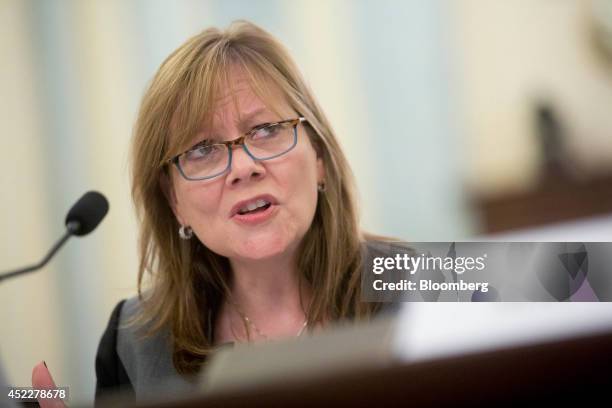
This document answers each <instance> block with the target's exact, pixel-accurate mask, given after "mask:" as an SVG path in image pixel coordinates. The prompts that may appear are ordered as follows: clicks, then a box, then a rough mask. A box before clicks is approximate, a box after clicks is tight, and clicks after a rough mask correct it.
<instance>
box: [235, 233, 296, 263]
mask: <svg viewBox="0 0 612 408" xmlns="http://www.w3.org/2000/svg"><path fill="white" fill-rule="evenodd" d="M288 248H289V240H287V239H283V238H281V237H278V236H276V237H257V238H248V239H246V240H242V241H241V242H240V243H239V244H238V248H236V249H235V252H236V255H237V256H238V257H240V258H243V259H253V260H262V259H268V258H273V257H275V256H278V255H282V254H283V253H285V252H286V251H287V249H288Z"/></svg>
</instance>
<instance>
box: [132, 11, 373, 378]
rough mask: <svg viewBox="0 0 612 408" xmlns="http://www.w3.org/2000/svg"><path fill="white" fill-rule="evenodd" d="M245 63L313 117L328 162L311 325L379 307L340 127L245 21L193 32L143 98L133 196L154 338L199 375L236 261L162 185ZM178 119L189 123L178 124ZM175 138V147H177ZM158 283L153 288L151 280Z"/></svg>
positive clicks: (304, 246) (309, 269) (272, 43)
mask: <svg viewBox="0 0 612 408" xmlns="http://www.w3.org/2000/svg"><path fill="white" fill-rule="evenodd" d="M233 67H239V68H240V69H242V70H243V71H244V72H245V73H247V76H248V78H249V80H250V82H251V85H252V86H253V88H254V90H255V92H256V93H257V94H258V95H260V96H262V99H264V100H266V98H267V100H268V101H269V99H270V96H271V90H270V84H274V86H273V88H277V90H280V92H281V94H282V96H283V98H284V99H285V100H286V102H287V103H288V104H289V105H290V106H291V107H292V108H293V109H294V110H295V111H296V112H297V113H298V114H299V115H300V116H303V117H305V118H306V119H307V121H308V122H307V127H306V128H307V131H308V136H309V137H310V140H311V142H312V143H313V146H314V147H315V150H316V151H317V152H318V154H319V156H320V157H322V159H323V165H324V169H325V186H326V189H325V192H324V193H322V194H319V199H318V202H317V208H316V213H315V216H314V219H313V221H312V225H311V226H310V228H309V230H308V231H307V233H306V236H305V237H304V239H303V241H302V243H301V245H300V247H299V250H298V254H297V265H298V270H299V272H300V274H301V275H300V276H301V279H304V280H305V281H306V282H307V283H308V284H309V285H310V287H311V289H312V300H311V304H310V305H309V308H308V320H309V322H308V323H309V324H317V323H321V322H325V321H329V320H338V319H347V318H350V319H364V318H368V317H369V316H370V315H371V313H372V312H374V311H375V310H376V309H377V306H378V305H376V304H370V303H362V302H360V293H361V292H360V290H361V289H360V284H361V280H360V272H361V256H362V254H361V251H362V248H361V244H362V242H363V239H364V237H363V236H362V234H361V232H360V229H359V222H358V213H357V207H356V201H355V193H354V183H353V176H352V173H351V170H350V168H349V165H348V163H347V161H346V158H345V156H344V154H343V153H342V150H341V148H340V145H339V144H338V141H337V139H336V137H335V136H334V132H333V130H332V128H331V126H330V124H329V122H328V120H327V118H326V117H325V115H324V114H323V111H322V110H321V108H320V107H319V105H318V104H317V102H316V100H315V98H314V96H313V94H312V92H311V91H310V90H309V88H308V87H307V85H306V83H305V81H304V79H303V78H302V76H301V74H300V73H299V70H298V68H297V66H296V65H295V63H294V62H293V61H292V60H291V58H290V56H289V54H288V52H287V51H286V50H285V48H284V47H283V46H282V45H281V44H280V43H279V42H278V41H277V40H276V39H275V38H274V37H272V36H271V35H270V34H269V33H267V32H266V31H264V30H263V29H261V28H259V27H258V26H256V25H254V24H252V23H249V22H246V21H236V22H233V23H232V24H231V25H230V26H229V27H228V28H227V29H226V30H225V31H221V30H219V29H217V28H209V29H207V30H205V31H203V32H202V33H200V34H198V35H196V36H194V37H192V38H191V39H189V40H188V41H187V42H186V43H185V44H183V45H182V46H181V47H180V48H178V49H177V50H176V51H175V52H173V53H172V54H171V55H170V56H169V57H168V58H167V59H166V60H165V61H164V62H163V64H162V65H161V67H160V68H159V70H158V72H157V73H156V75H155V77H154V78H153V80H152V82H151V84H150V86H149V87H148V90H147V91H146V93H145V95H144V98H143V100H142V105H141V108H140V112H139V115H138V119H137V122H136V125H135V130H134V137H133V145H132V196H133V199H134V204H135V206H136V211H137V214H138V216H139V220H140V241H139V252H140V253H139V255H140V266H139V272H138V293H139V296H140V299H141V305H142V307H141V309H140V314H139V315H138V316H137V319H136V321H138V322H140V323H146V327H147V335H150V334H153V333H156V332H158V331H159V330H161V329H163V328H167V329H169V331H170V334H171V341H172V345H173V363H174V366H175V368H176V369H177V371H178V372H179V373H181V374H193V373H196V372H197V371H198V370H199V369H200V367H201V365H202V363H203V362H204V361H205V358H206V356H207V355H208V354H209V353H210V352H211V350H212V347H213V344H212V342H213V339H211V338H208V337H207V333H209V332H210V325H211V324H214V323H213V322H211V321H209V319H208V318H207V315H208V312H209V311H210V312H213V313H214V312H215V311H216V310H218V308H219V306H220V304H221V302H222V300H223V298H224V296H225V295H226V288H227V287H228V284H227V280H228V277H229V269H230V267H229V262H228V260H227V258H225V257H222V256H220V255H217V254H215V253H213V252H212V251H210V250H209V249H208V248H206V247H205V246H204V245H203V244H202V243H200V242H199V241H198V240H197V239H192V240H190V241H185V240H181V239H179V236H178V234H177V231H178V228H179V224H178V222H177V220H176V218H175V216H174V214H173V212H172V209H171V207H170V205H169V203H168V201H167V199H166V196H165V195H164V191H163V188H162V186H161V184H162V180H163V178H164V177H167V174H166V171H167V167H166V163H167V160H168V159H169V158H171V157H172V156H174V155H175V154H177V153H179V152H180V151H181V149H184V148H185V146H186V143H188V141H189V140H190V139H191V137H193V135H194V134H195V132H196V130H197V129H198V128H199V127H200V126H201V125H202V123H203V121H206V120H209V119H210V117H211V114H212V112H213V111H214V108H215V106H214V100H215V98H216V96H217V95H218V92H219V90H220V88H221V87H222V86H226V85H227V84H230V81H229V77H228V76H229V73H230V71H231V69H232V68H233ZM177 123H180V124H181V126H180V127H179V126H176V124H177ZM170 141H172V144H171V143H170ZM147 274H148V275H149V277H150V282H148V283H149V285H148V286H147V287H146V289H147V290H146V291H145V290H144V289H143V288H144V287H145V282H144V278H145V276H146V275H147Z"/></svg>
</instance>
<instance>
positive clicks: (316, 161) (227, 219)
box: [171, 73, 324, 261]
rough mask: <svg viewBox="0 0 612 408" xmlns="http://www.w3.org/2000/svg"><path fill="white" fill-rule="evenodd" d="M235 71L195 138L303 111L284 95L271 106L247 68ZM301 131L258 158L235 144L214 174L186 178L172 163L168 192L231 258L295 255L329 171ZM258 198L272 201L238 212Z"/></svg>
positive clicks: (198, 230) (212, 245) (185, 216)
mask: <svg viewBox="0 0 612 408" xmlns="http://www.w3.org/2000/svg"><path fill="white" fill-rule="evenodd" d="M232 76H233V78H231V79H232V82H233V86H232V90H231V91H227V92H225V93H224V94H223V95H222V96H221V97H220V98H219V99H218V100H217V107H216V109H215V112H214V118H213V121H212V124H211V126H210V127H207V128H204V127H203V128H202V129H201V131H200V132H199V133H198V134H197V135H195V136H194V138H193V140H192V142H193V143H192V145H195V144H196V143H198V142H199V141H201V140H204V139H212V140H215V141H226V140H233V139H236V138H237V137H239V136H241V135H243V134H244V133H246V132H248V131H250V130H251V129H253V128H254V127H256V126H258V125H261V124H265V123H271V122H278V121H281V120H286V119H294V118H296V117H298V115H297V113H296V112H294V111H293V110H292V109H291V108H290V107H289V106H288V105H287V104H286V103H281V104H277V105H278V106H275V107H276V109H275V110H276V111H277V112H278V114H277V113H274V111H272V110H271V109H270V108H269V107H268V106H266V104H265V103H264V102H263V101H262V100H261V99H260V98H259V97H258V96H257V95H256V94H255V93H254V92H253V90H252V89H251V86H250V84H249V82H248V81H247V79H246V78H245V77H244V75H242V74H240V73H236V74H233V75H232ZM279 115H280V116H279ZM297 132H298V138H297V144H296V146H295V147H294V148H293V149H292V150H290V151H289V152H287V153H285V154H284V155H282V156H279V157H276V158H273V159H270V160H265V161H255V160H253V159H252V158H251V157H250V156H249V155H247V153H246V152H245V151H244V149H243V148H242V146H240V147H234V150H233V152H232V164H231V169H230V170H229V171H228V172H226V173H224V174H223V175H221V176H218V177H216V178H213V179H209V180H200V181H190V180H186V179H184V178H183V177H182V176H181V175H180V174H179V172H178V170H177V169H176V168H175V167H173V168H172V173H171V174H172V190H173V197H172V198H171V200H172V201H173V203H172V207H173V210H174V213H175V215H176V217H177V219H178V221H179V222H180V223H181V224H182V225H188V226H191V228H192V229H193V231H194V233H195V235H196V236H197V237H198V239H199V240H200V241H201V242H202V243H203V244H204V245H206V246H207V247H208V248H209V249H210V250H212V251H214V252H216V253H217V254H220V255H223V256H226V257H228V258H229V259H230V260H241V261H245V260H256V259H257V260H261V259H270V258H273V257H277V256H286V255H290V256H291V255H292V254H293V253H294V251H295V249H296V248H297V246H298V245H299V243H300V241H301V240H302V238H303V237H304V235H305V234H306V232H307V230H308V228H309V227H310V224H311V223H312V219H313V217H314V214H315V209H316V205H317V198H318V192H317V184H318V183H320V182H322V181H323V177H324V170H323V163H322V159H321V158H318V157H317V153H316V152H315V149H314V148H313V146H312V144H311V142H310V140H309V138H308V136H307V134H306V130H305V129H304V127H303V125H302V124H300V125H298V128H297ZM258 200H264V201H265V202H270V203H271V205H270V207H269V208H267V209H266V210H264V211H261V210H259V211H255V212H251V213H247V214H241V213H242V212H244V210H245V209H247V207H248V206H249V204H251V207H252V205H253V204H257V202H258ZM261 203H262V202H261V201H260V202H259V203H258V204H261Z"/></svg>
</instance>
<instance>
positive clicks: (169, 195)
mask: <svg viewBox="0 0 612 408" xmlns="http://www.w3.org/2000/svg"><path fill="white" fill-rule="evenodd" d="M159 188H160V189H161V191H162V192H163V193H164V196H165V197H166V201H168V205H169V206H170V208H171V209H172V212H173V213H174V216H175V217H176V219H177V221H178V222H179V224H181V225H185V223H184V222H183V219H182V217H181V216H180V213H179V211H178V200H177V199H176V193H175V191H174V186H173V184H172V180H171V176H170V175H169V174H168V173H166V172H162V174H161V176H160V177H159Z"/></svg>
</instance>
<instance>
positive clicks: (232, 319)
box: [96, 21, 379, 396]
mask: <svg viewBox="0 0 612 408" xmlns="http://www.w3.org/2000/svg"><path fill="white" fill-rule="evenodd" d="M132 166H133V167H132V169H133V174H132V182H133V188H132V193H133V198H134V201H135V204H136V208H137V212H138V214H139V217H140V222H141V230H140V270H139V275H138V283H139V296H138V298H133V299H129V300H127V301H125V302H121V303H120V304H119V305H118V306H117V307H116V308H115V310H114V311H113V314H112V316H111V321H110V322H109V326H108V328H107V330H106V332H105V334H104V336H103V338H102V341H101V343H100V347H99V350H98V356H97V358H96V372H97V376H98V384H97V395H99V394H100V393H101V392H103V391H104V390H106V389H110V388H116V387H123V388H125V389H128V390H133V391H134V392H135V393H136V394H137V396H139V395H147V393H148V392H150V391H151V390H152V389H154V388H156V387H157V386H158V383H159V382H160V381H161V379H162V378H163V379H164V381H165V383H168V380H167V379H168V378H172V379H173V380H172V381H171V383H172V386H171V388H173V389H174V390H181V389H183V387H188V384H189V383H190V381H189V379H190V378H192V377H190V376H193V375H194V374H196V373H198V372H199V371H200V369H201V368H202V365H203V364H204V363H205V361H206V358H207V357H208V356H209V355H210V353H211V352H213V351H214V350H215V348H217V347H218V346H220V345H222V344H226V343H233V342H245V341H261V340H266V339H271V338H280V337H291V336H299V335H300V334H302V333H304V332H305V331H307V330H308V331H310V330H315V329H317V328H319V327H323V326H325V325H326V324H328V323H329V322H332V321H336V320H339V319H368V318H369V317H370V316H371V315H372V314H373V313H375V312H377V310H378V308H379V305H378V304H374V303H364V302H360V283H361V281H360V272H361V269H360V268H361V264H362V257H363V252H364V249H366V246H365V245H364V243H365V237H364V235H363V234H362V233H361V232H360V230H359V226H358V217H357V209H356V203H355V198H354V192H353V180H352V175H351V171H350V169H349V166H348V163H347V161H346V159H345V157H344V155H343V153H342V151H341V149H340V146H339V144H338V141H337V140H336V137H335V136H334V133H333V131H332V128H331V126H330V124H329V122H328V121H327V118H326V117H325V115H324V114H323V112H322V111H321V109H320V107H319V106H318V104H317V102H316V101H315V99H314V96H313V95H312V93H311V91H310V90H309V89H308V87H307V86H306V84H305V82H304V79H303V78H302V77H301V75H300V73H299V71H298V69H297V67H296V65H295V64H294V63H293V61H292V60H291V58H290V57H289V55H288V53H287V51H286V50H285V48H284V47H283V46H282V45H281V44H279V43H278V42H277V41H276V40H275V39H274V38H273V37H272V36H271V35H270V34H268V33H267V32H265V31H263V30H262V29H261V28H259V27H257V26H255V25H254V24H252V23H249V22H245V21H238V22H234V23H233V24H231V25H230V27H229V28H228V29H227V30H225V31H220V30H218V29H216V28H211V29H208V30H205V31H204V32H202V33H201V34H199V35H197V36H195V37H193V38H191V39H190V40H188V41H187V42H186V43H185V44H184V45H182V46H181V47H180V48H179V49H178V50H176V51H175V52H174V53H172V54H171V55H170V56H169V57H168V58H167V59H166V61H165V62H164V63H163V64H162V65H161V67H160V69H159V71H158V72H157V74H156V75H155V77H154V79H153V81H152V83H151V84H150V86H149V88H148V91H147V92H146V94H145V96H144V99H143V101H142V106H141V109H140V113H139V116H138V120H137V123H136V127H135V134H134V140H133V155H132Z"/></svg>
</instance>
